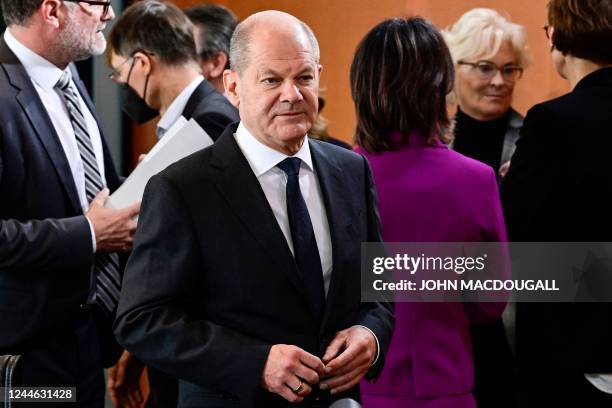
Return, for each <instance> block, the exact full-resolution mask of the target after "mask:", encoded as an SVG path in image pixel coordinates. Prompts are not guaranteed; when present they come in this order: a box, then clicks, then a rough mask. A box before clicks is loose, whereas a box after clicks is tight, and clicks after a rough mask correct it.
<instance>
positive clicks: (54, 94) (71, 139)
mask: <svg viewBox="0 0 612 408" xmlns="http://www.w3.org/2000/svg"><path fill="white" fill-rule="evenodd" d="M4 40H5V41H6V45H7V46H8V47H9V48H10V49H11V51H13V53H14V54H15V56H16V57H17V59H19V62H21V65H23V67H24V68H25V70H26V72H27V74H28V76H29V77H30V80H31V81H32V83H33V84H34V89H36V92H37V93H38V96H39V97H40V100H41V102H42V104H43V106H44V107H45V109H46V110H47V113H48V114H49V118H50V119H51V123H52V124H53V127H54V129H55V131H56V133H57V136H58V137H59V140H60V143H61V145H62V149H63V150H64V154H65V155H66V159H67V160H68V165H69V166H70V172H71V173H72V178H73V180H74V184H75V186H76V190H77V194H78V196H79V202H80V204H81V208H82V210H83V213H85V212H87V210H88V209H89V202H88V201H87V196H86V194H85V170H84V168H83V162H82V160H81V154H80V153H79V147H78V145H77V141H76V136H75V134H74V129H73V128H72V123H71V121H70V116H69V114H68V110H67V108H66V105H65V103H64V101H63V99H62V98H61V96H60V93H59V92H60V91H58V90H57V89H56V88H55V84H57V81H59V79H60V77H61V76H62V74H63V73H64V72H68V73H69V74H70V72H69V71H70V68H69V67H66V69H65V70H63V71H62V70H61V69H59V68H58V67H57V66H55V65H53V64H52V63H51V62H49V61H47V60H46V59H45V58H43V57H41V56H40V55H38V54H36V53H35V52H34V51H32V50H30V49H29V48H28V47H26V46H25V45H23V44H22V43H20V42H19V41H18V40H17V39H16V38H15V37H14V36H13V35H12V34H11V30H10V29H7V30H5V32H4ZM70 86H72V88H73V89H74V91H75V93H76V95H77V98H78V100H79V104H80V106H81V112H83V116H84V117H85V121H86V123H87V132H88V133H89V136H90V138H91V143H92V146H93V149H94V153H95V156H96V162H97V164H98V169H99V170H100V175H101V177H102V182H103V184H104V185H106V177H105V171H104V154H103V150H102V137H101V136H100V129H99V128H98V123H97V122H96V120H95V119H94V117H93V115H92V113H91V112H90V111H89V109H88V108H87V105H86V104H85V102H84V101H83V98H82V97H81V95H80V93H79V92H78V88H77V87H76V86H75V84H74V81H73V80H72V76H71V79H70ZM42 136H43V137H52V136H51V135H47V134H45V135H42Z"/></svg>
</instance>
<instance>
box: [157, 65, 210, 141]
mask: <svg viewBox="0 0 612 408" xmlns="http://www.w3.org/2000/svg"><path fill="white" fill-rule="evenodd" d="M202 81H204V77H203V76H202V75H198V76H197V77H196V78H195V79H194V80H193V81H191V82H190V83H189V85H187V86H186V87H185V88H184V89H183V90H182V91H181V93H180V94H178V96H177V97H176V98H174V100H173V101H172V103H171V104H170V106H168V109H167V110H166V112H165V113H164V116H162V117H161V119H160V120H159V122H158V123H157V129H156V133H157V138H158V139H161V138H162V137H164V135H165V134H166V132H167V131H168V129H170V128H171V127H172V125H174V122H176V121H177V120H178V118H180V117H181V115H182V114H183V111H184V110H185V106H187V102H189V98H191V94H193V92H194V91H195V90H196V88H197V87H198V86H199V85H200V83H202Z"/></svg>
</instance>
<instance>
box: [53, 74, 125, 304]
mask: <svg viewBox="0 0 612 408" xmlns="http://www.w3.org/2000/svg"><path fill="white" fill-rule="evenodd" d="M70 82H71V81H70V72H69V71H65V72H64V73H63V74H62V76H61V78H60V79H59V81H57V84H56V85H55V87H56V88H57V89H58V90H59V91H60V96H61V97H62V99H63V100H64V103H65V104H66V108H67V109H68V114H69V116H70V123H71V125H72V128H73V129H74V136H75V138H76V141H77V146H78V148H79V154H80V156H81V161H82V162H83V169H84V171H85V196H86V197H87V201H88V202H91V201H92V200H93V199H94V197H95V196H96V195H97V194H98V193H99V192H100V191H101V190H102V189H103V188H104V186H105V184H106V183H105V182H104V180H102V176H101V175H100V170H99V168H98V162H97V160H96V155H95V153H94V149H93V144H92V143H91V138H90V136H89V133H88V131H87V122H86V121H85V116H84V115H83V113H82V111H81V110H82V109H83V107H82V106H81V104H80V103H79V98H78V97H77V94H76V92H75V90H74V88H73V87H72V86H71V83H70ZM93 268H94V274H95V277H96V285H95V286H96V288H95V291H94V293H93V299H94V301H95V302H96V303H97V304H98V306H100V307H101V308H102V310H103V311H104V312H105V313H107V314H108V315H112V314H113V312H114V311H115V308H116V307H117V302H118V300H119V291H120V288H121V277H120V275H119V256H118V255H117V254H116V253H98V254H96V258H95V263H94V267H93Z"/></svg>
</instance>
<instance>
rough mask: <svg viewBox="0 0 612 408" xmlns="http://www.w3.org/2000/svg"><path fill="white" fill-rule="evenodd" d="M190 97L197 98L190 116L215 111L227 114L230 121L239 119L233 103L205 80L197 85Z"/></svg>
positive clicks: (198, 115) (196, 116)
mask: <svg viewBox="0 0 612 408" xmlns="http://www.w3.org/2000/svg"><path fill="white" fill-rule="evenodd" d="M192 97H193V98H196V100H197V105H196V106H195V108H194V110H193V113H192V117H194V118H196V119H197V118H198V117H200V116H202V115H209V114H214V113H217V114H222V115H225V116H227V117H228V118H229V120H230V121H231V122H235V121H237V120H239V117H238V110H237V109H236V108H235V107H234V105H232V104H231V103H230V102H229V101H228V100H227V98H225V97H224V96H223V95H221V94H220V93H219V92H217V91H216V90H215V89H214V88H213V87H212V85H210V84H209V83H207V82H206V81H204V82H202V83H201V84H200V85H198V88H196V90H195V91H194V93H193V94H192Z"/></svg>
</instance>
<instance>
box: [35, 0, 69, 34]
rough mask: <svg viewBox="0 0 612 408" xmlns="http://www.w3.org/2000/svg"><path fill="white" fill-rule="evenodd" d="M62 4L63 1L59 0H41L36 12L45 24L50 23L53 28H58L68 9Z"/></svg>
mask: <svg viewBox="0 0 612 408" xmlns="http://www.w3.org/2000/svg"><path fill="white" fill-rule="evenodd" d="M62 6H63V2H62V1H60V0H43V2H42V3H41V4H40V7H39V8H38V10H36V13H38V14H39V15H40V16H41V17H42V20H43V21H44V22H45V23H46V24H50V25H52V26H53V28H60V27H61V26H62V23H63V22H64V21H65V20H66V15H67V13H68V10H67V9H66V8H63V7H62Z"/></svg>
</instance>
